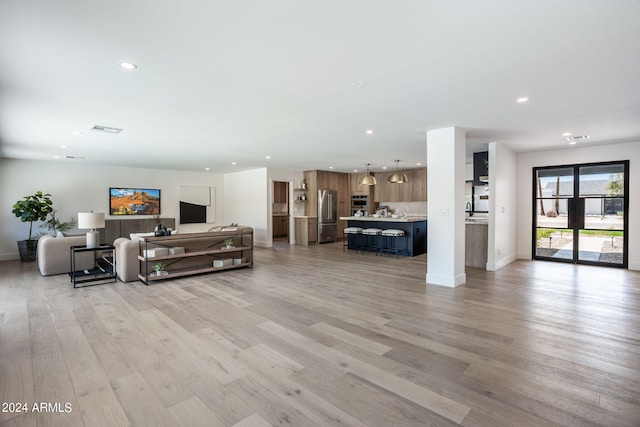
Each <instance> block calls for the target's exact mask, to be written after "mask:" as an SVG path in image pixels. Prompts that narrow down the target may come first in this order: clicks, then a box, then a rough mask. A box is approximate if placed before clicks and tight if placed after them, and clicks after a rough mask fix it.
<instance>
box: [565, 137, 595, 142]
mask: <svg viewBox="0 0 640 427" xmlns="http://www.w3.org/2000/svg"><path fill="white" fill-rule="evenodd" d="M589 138H591V136H590V135H575V136H568V137H567V141H569V142H580V141H586V140H587V139H589Z"/></svg>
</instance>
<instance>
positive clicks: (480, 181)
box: [473, 151, 489, 185]
mask: <svg viewBox="0 0 640 427" xmlns="http://www.w3.org/2000/svg"><path fill="white" fill-rule="evenodd" d="M488 179H489V152H488V151H483V152H481V153H473V185H484V184H486V183H487V181H488Z"/></svg>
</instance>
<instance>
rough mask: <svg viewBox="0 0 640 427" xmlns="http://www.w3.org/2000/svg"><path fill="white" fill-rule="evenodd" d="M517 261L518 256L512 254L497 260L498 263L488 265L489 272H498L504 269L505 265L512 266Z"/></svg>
mask: <svg viewBox="0 0 640 427" xmlns="http://www.w3.org/2000/svg"><path fill="white" fill-rule="evenodd" d="M517 259H518V256H517V255H516V254H511V255H509V256H507V257H504V258H500V259H499V260H496V262H494V263H487V271H497V270H499V269H501V268H502V267H504V266H505V265H509V264H511V263H512V262H513V261H515V260H517Z"/></svg>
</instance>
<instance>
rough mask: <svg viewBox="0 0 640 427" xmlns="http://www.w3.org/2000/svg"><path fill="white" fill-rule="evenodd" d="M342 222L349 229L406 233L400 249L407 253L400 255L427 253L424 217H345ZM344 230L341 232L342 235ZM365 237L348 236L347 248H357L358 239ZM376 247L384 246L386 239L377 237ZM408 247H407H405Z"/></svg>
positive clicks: (425, 221)
mask: <svg viewBox="0 0 640 427" xmlns="http://www.w3.org/2000/svg"><path fill="white" fill-rule="evenodd" d="M340 219H341V220H344V221H347V225H348V226H349V227H361V228H380V229H382V230H387V229H390V228H393V229H396V230H402V231H404V233H405V235H404V237H402V238H400V239H401V243H400V248H402V249H404V248H406V249H407V250H406V252H401V253H400V255H407V256H416V255H422V254H424V253H427V218H426V217H424V216H422V217H411V216H410V217H408V218H390V217H387V218H375V217H372V216H360V217H358V216H343V217H340ZM341 231H342V230H339V231H338V232H339V233H340V232H341ZM362 237H363V236H360V235H354V234H348V235H345V238H346V239H347V240H348V243H347V246H348V248H349V249H355V248H356V239H361V238H362ZM374 238H375V239H377V241H376V246H378V247H383V246H384V237H382V236H377V237H374ZM405 245H406V246H405Z"/></svg>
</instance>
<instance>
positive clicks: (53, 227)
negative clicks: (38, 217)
mask: <svg viewBox="0 0 640 427" xmlns="http://www.w3.org/2000/svg"><path fill="white" fill-rule="evenodd" d="M56 212H57V210H56V209H52V210H51V213H50V214H49V219H48V220H46V221H45V222H44V224H42V225H41V226H40V228H44V229H45V230H47V234H48V233H49V232H53V234H56V235H57V236H58V237H62V235H63V234H62V233H65V232H67V231H69V230H71V229H72V228H73V227H75V226H76V220H75V219H73V218H71V220H70V221H67V222H62V221H60V220H59V219H58V218H56Z"/></svg>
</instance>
